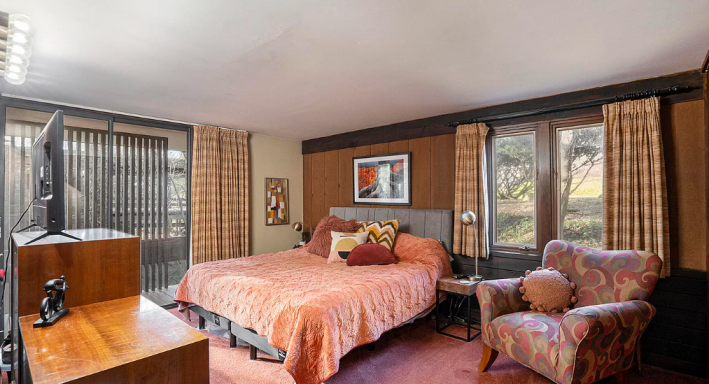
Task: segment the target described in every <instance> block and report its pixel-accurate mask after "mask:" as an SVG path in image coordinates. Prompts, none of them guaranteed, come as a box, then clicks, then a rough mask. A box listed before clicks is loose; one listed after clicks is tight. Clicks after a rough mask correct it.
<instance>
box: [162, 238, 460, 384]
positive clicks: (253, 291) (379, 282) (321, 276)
mask: <svg viewBox="0 0 709 384" xmlns="http://www.w3.org/2000/svg"><path fill="white" fill-rule="evenodd" d="M393 253H394V255H395V256H396V257H397V260H398V261H399V262H398V263H397V264H392V265H377V266H361V267H348V266H347V265H346V264H345V263H335V264H328V263H327V260H326V259H325V258H323V257H320V256H317V255H312V254H310V253H308V252H307V251H306V250H304V249H302V248H301V249H295V250H291V251H286V252H279V253H272V254H266V255H259V256H251V257H246V258H240V259H231V260H222V261H215V262H208V263H204V264H199V265H196V266H193V267H192V268H191V269H190V270H189V271H188V272H187V274H186V275H185V277H184V278H183V279H182V282H181V283H180V285H179V286H178V287H177V291H176V293H175V300H176V301H177V302H178V303H179V304H180V308H181V309H182V310H184V309H185V308H187V307H188V306H189V305H190V304H192V303H193V304H196V305H199V306H200V307H202V308H204V309H206V310H208V311H210V312H214V313H217V314H219V315H221V316H223V317H226V318H228V319H230V320H232V321H233V322H235V323H237V324H239V325H240V326H242V327H244V328H250V329H253V330H254V331H256V332H257V333H258V334H259V335H261V336H266V337H267V338H268V342H269V343H270V344H271V345H272V346H274V347H276V348H278V349H281V350H284V351H287V352H288V354H287V356H286V359H285V361H284V366H285V368H286V370H288V372H290V374H291V375H292V376H293V378H294V379H295V381H296V383H298V384H310V383H321V382H324V381H325V380H326V379H327V378H329V377H330V376H332V375H333V374H335V373H336V372H337V370H338V369H339V364H340V358H341V357H342V356H344V355H345V354H346V353H347V352H349V351H350V350H352V349H353V348H355V347H357V346H359V345H362V344H367V343H371V342H373V341H375V340H377V339H378V338H379V337H380V336H381V334H382V333H384V332H386V331H388V330H390V329H392V328H395V327H397V326H399V325H401V324H403V323H404V322H406V321H407V320H410V319H411V318H413V317H414V316H416V315H417V314H419V313H421V312H423V311H424V310H426V309H427V308H428V307H430V306H431V305H432V304H433V303H434V301H435V292H436V280H437V279H438V278H439V277H442V276H447V275H450V274H451V268H450V263H449V261H448V254H447V253H446V251H445V249H444V248H443V246H441V245H440V244H439V243H438V242H437V241H436V240H433V239H424V238H420V237H416V236H412V235H409V234H405V233H401V234H399V235H398V236H397V238H396V243H395V245H394V249H393Z"/></svg>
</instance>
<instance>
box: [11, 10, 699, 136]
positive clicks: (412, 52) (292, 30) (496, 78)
mask: <svg viewBox="0 0 709 384" xmlns="http://www.w3.org/2000/svg"><path fill="white" fill-rule="evenodd" d="M0 10H2V11H6V12H10V13H24V14H26V15H28V16H30V17H31V18H32V19H34V21H35V23H36V24H37V27H38V33H37V36H36V42H35V44H34V56H33V57H32V59H31V63H30V67H29V73H28V75H27V81H26V82H25V84H23V85H20V86H12V85H10V84H8V83H6V82H5V81H2V82H1V84H2V85H0V92H2V93H6V94H13V95H18V96H24V97H32V98H39V99H44V100H52V101H58V102H62V103H70V104H78V105H84V106H89V107H94V108H102V109H109V110H116V111H123V112H129V113H135V114H142V115H149V116H156V117H161V118H168V119H175V120H183V121H191V122H199V123H205V124H214V125H219V126H225V127H233V128H240V129H246V130H249V131H252V132H256V133H263V134H268V135H273V136H280V137H289V138H294V139H309V138H314V137H320V136H327V135H331V134H336V133H341V132H346V131H352V130H357V129H362V128H368V127H372V126H378V125H385V124H390V123H395V122H400V121H406V120H412V119H417V118H422V117H428V116H433V115H439V114H445V113H451V112H458V111H462V110H467V109H472V108H478V107H482V106H488V105H493V104H500V103H505V102H510V101H516V100H523V99H528V98H533V97H539V96H545V95H551V94H556V93H561V92H567V91H573V90H579V89H584V88H591V87H596V86H602V85H607V84H613V83H619V82H625V81H630V80H635V79H641V78H647V77H653V76H659V75H666V74H670V73H674V72H680V71H685V70H690V69H696V68H698V67H699V66H700V65H701V63H702V60H703V59H704V55H705V54H706V52H707V49H709V22H707V20H709V1H705V0H666V1H658V0H653V1H650V0H624V1H613V0H604V1H600V0H595V1H591V0H584V1H561V0H559V1H552V0H535V1H528V0H525V1H522V0H520V1H511V0H507V1H489V0H487V1H483V0H480V1H472V0H468V1H465V0H460V1H454V0H388V1H387V0H351V1H338V0H302V1H295V0H258V1H254V0H251V1H247V0H238V1H229V0H210V1H194V0H151V1H145V0H122V1H116V0H100V1H99V0H92V1H86V0H83V1H82V0H62V1H48V0H3V1H2V2H1V3H0Z"/></svg>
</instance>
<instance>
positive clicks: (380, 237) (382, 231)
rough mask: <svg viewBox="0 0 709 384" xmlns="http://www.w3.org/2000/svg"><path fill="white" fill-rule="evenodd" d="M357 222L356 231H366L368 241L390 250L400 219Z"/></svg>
mask: <svg viewBox="0 0 709 384" xmlns="http://www.w3.org/2000/svg"><path fill="white" fill-rule="evenodd" d="M359 224H360V227H359V229H358V230H357V232H367V233H368V237H367V242H368V243H372V244H379V245H383V246H384V247H386V249H388V250H390V251H391V249H392V247H394V239H395V238H396V232H397V231H398V230H399V224H401V220H385V221H362V222H360V223H359Z"/></svg>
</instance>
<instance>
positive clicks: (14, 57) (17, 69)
mask: <svg viewBox="0 0 709 384" xmlns="http://www.w3.org/2000/svg"><path fill="white" fill-rule="evenodd" d="M35 32H36V28H35V26H34V23H33V22H32V19H30V18H29V17H27V16H25V15H21V14H12V15H9V16H8V14H7V13H3V12H0V47H2V48H4V49H2V48H0V49H2V51H3V52H1V54H0V61H2V63H1V64H2V65H0V68H3V69H2V70H0V75H3V76H4V77H5V80H6V81H7V82H8V83H10V84H14V85H20V84H22V83H24V82H25V76H26V75H27V67H28V66H29V65H30V60H29V59H30V57H32V37H33V36H34V34H35Z"/></svg>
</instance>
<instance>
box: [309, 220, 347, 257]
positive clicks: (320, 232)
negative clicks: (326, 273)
mask: <svg viewBox="0 0 709 384" xmlns="http://www.w3.org/2000/svg"><path fill="white" fill-rule="evenodd" d="M358 228H359V223H358V222H357V220H355V219H352V220H349V221H347V220H342V219H340V218H339V217H337V216H334V215H333V216H326V217H323V218H322V219H321V220H320V222H319V223H318V226H317V227H315V232H314V233H313V239H312V240H311V241H310V243H308V244H310V246H308V252H310V253H312V254H313V255H320V256H322V257H328V256H329V255H330V245H331V244H332V236H331V235H330V232H331V231H335V232H357V229H358Z"/></svg>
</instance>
